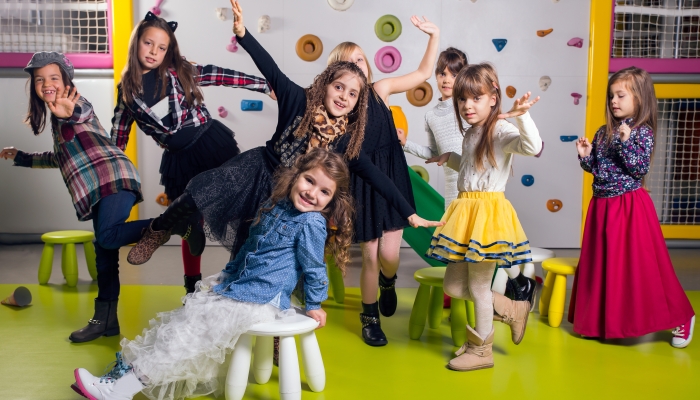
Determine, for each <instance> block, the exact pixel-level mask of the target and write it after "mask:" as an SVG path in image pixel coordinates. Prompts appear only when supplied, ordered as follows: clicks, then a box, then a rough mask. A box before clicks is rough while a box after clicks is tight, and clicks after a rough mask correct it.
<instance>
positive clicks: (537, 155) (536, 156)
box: [535, 140, 544, 158]
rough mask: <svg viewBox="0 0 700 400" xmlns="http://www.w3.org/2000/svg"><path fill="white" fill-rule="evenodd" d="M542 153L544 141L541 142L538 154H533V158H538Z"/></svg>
mask: <svg viewBox="0 0 700 400" xmlns="http://www.w3.org/2000/svg"><path fill="white" fill-rule="evenodd" d="M543 151H544V140H543V141H542V148H541V149H540V152H539V153H537V154H535V158H540V156H541V155H542V152H543Z"/></svg>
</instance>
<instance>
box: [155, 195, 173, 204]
mask: <svg viewBox="0 0 700 400" xmlns="http://www.w3.org/2000/svg"><path fill="white" fill-rule="evenodd" d="M156 203H158V204H160V205H161V206H166V207H167V206H169V205H170V199H168V195H167V194H165V193H161V194H159V195H158V196H156Z"/></svg>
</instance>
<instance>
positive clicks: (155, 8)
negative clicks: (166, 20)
mask: <svg viewBox="0 0 700 400" xmlns="http://www.w3.org/2000/svg"><path fill="white" fill-rule="evenodd" d="M162 2H163V0H156V5H155V6H153V7H152V8H151V12H152V13H153V14H155V15H160V3H162Z"/></svg>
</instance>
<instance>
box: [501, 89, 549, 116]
mask: <svg viewBox="0 0 700 400" xmlns="http://www.w3.org/2000/svg"><path fill="white" fill-rule="evenodd" d="M530 95H531V93H530V92H527V93H525V95H524V96H523V97H521V98H519V99H515V103H513V108H511V109H510V111H508V112H507V113H505V114H498V118H501V119H503V118H512V117H517V116H519V115H523V114H525V113H526V112H527V110H529V109H530V107H532V106H534V105H535V103H537V102H538V101H540V96H537V97H535V99H534V100H530Z"/></svg>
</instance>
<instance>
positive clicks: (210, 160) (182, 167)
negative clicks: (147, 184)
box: [160, 120, 241, 201]
mask: <svg viewBox="0 0 700 400" xmlns="http://www.w3.org/2000/svg"><path fill="white" fill-rule="evenodd" d="M240 152H241V151H240V150H239V149H238V144H237V143H236V140H235V139H234V133H233V131H231V130H230V129H229V128H227V127H226V125H224V124H222V123H221V122H219V121H217V120H212V122H211V124H210V125H209V127H208V128H207V129H206V131H204V132H202V134H201V135H199V138H198V139H197V140H196V141H195V142H193V143H192V144H191V145H188V146H186V147H185V148H183V149H181V150H178V151H170V150H166V151H164V152H163V158H162V159H161V161H160V184H161V185H163V186H165V194H166V195H167V196H168V199H170V201H173V200H175V199H177V198H178V197H180V195H182V193H183V192H184V191H185V187H187V184H188V183H189V182H190V180H191V179H192V178H194V177H195V176H197V175H199V174H200V173H202V172H205V171H209V170H210V169H213V168H217V167H219V166H221V165H222V164H223V163H225V162H226V161H228V160H230V159H231V158H233V157H235V156H237V155H238V154H239V153H240Z"/></svg>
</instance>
